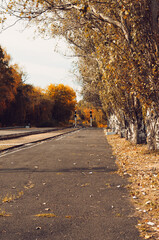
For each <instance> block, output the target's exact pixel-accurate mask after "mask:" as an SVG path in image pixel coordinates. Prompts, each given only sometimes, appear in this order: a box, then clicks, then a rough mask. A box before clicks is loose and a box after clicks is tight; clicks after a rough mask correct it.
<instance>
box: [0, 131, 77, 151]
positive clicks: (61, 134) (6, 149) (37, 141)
mask: <svg viewBox="0 0 159 240" xmlns="http://www.w3.org/2000/svg"><path fill="white" fill-rule="evenodd" d="M64 129H66V128H64ZM60 130H63V129H60ZM78 130H80V128H78V129H73V130H71V131H69V132H66V133H60V134H58V135H56V136H52V137H47V138H43V139H40V140H36V141H32V142H28V143H23V144H19V145H16V146H12V147H8V148H5V149H2V150H0V153H3V152H5V151H8V150H12V149H15V148H19V147H22V146H25V145H27V144H34V143H39V142H42V141H46V140H49V139H54V138H57V137H61V136H63V135H66V134H69V133H72V132H76V131H78ZM52 131H54V130H52ZM48 132H51V131H48ZM40 133H45V132H40ZM46 133H47V132H46ZM33 134H34V133H31V134H28V135H33ZM37 134H39V133H37ZM25 136H27V135H25ZM19 137H21V136H19ZM15 138H18V137H15ZM7 139H8V138H7ZM10 139H11V138H10ZM1 140H2V139H1ZM5 140H6V139H5Z"/></svg>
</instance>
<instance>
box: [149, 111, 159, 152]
mask: <svg viewBox="0 0 159 240" xmlns="http://www.w3.org/2000/svg"><path fill="white" fill-rule="evenodd" d="M146 127H147V144H148V149H149V150H159V115H158V113H157V112H156V111H155V110H154V109H148V111H147V116H146Z"/></svg>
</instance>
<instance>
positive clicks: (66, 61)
mask: <svg viewBox="0 0 159 240" xmlns="http://www.w3.org/2000/svg"><path fill="white" fill-rule="evenodd" d="M20 28H21V27H20V26H18V25H16V26H14V27H11V28H8V29H7V30H5V31H3V32H2V33H0V45H1V46H2V48H5V49H6V51H7V53H8V54H10V55H11V57H12V59H13V60H12V62H13V63H17V64H18V65H19V66H21V67H22V68H23V69H24V71H25V72H26V73H27V75H28V77H27V82H26V83H31V84H33V85H34V86H39V87H41V88H45V87H47V86H48V85H49V84H51V83H53V84H59V83H62V84H65V85H68V86H70V87H72V88H73V89H74V90H75V91H77V92H78V91H79V89H80V86H79V85H78V84H77V82H76V81H75V78H74V76H73V74H71V70H72V61H73V60H74V59H73V58H68V57H65V56H63V54H60V53H57V51H55V49H56V45H57V43H58V46H57V49H58V50H59V51H60V52H63V53H65V52H66V51H68V46H67V45H66V43H65V42H64V40H60V41H59V42H57V40H54V39H50V40H44V39H42V38H36V39H35V40H34V39H33V37H34V31H33V29H28V30H25V31H20ZM79 99H80V96H79V94H78V100H79Z"/></svg>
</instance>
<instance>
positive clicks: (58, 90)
mask: <svg viewBox="0 0 159 240" xmlns="http://www.w3.org/2000/svg"><path fill="white" fill-rule="evenodd" d="M46 95H47V96H48V97H49V98H50V99H51V100H52V101H53V107H52V119H54V120H55V121H56V122H67V121H68V120H69V119H70V117H71V115H72V113H73V112H74V110H75V105H76V93H75V91H74V90H73V89H72V88H70V87H68V86H65V85H63V84H59V85H55V84H50V85H49V86H48V88H47V89H46Z"/></svg>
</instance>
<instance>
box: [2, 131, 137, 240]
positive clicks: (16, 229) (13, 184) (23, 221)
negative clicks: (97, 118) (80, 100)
mask: <svg viewBox="0 0 159 240" xmlns="http://www.w3.org/2000/svg"><path fill="white" fill-rule="evenodd" d="M116 170H117V166H116V164H115V158H114V157H113V156H112V152H111V147H110V146H109V145H108V143H107V141H106V138H105V136H104V132H103V130H100V129H82V130H79V131H77V132H74V133H70V134H68V135H64V136H61V137H59V138H56V139H53V140H48V141H46V142H43V143H38V144H36V145H30V146H28V147H26V148H25V149H15V150H12V152H8V153H6V154H4V155H1V157H0V188H1V192H0V195H1V200H0V205H1V206H0V208H1V210H0V214H1V216H2V217H0V239H1V240H45V239H46V240H64V239H66V240H118V239H119V240H139V239H140V238H139V233H138V231H137V229H136V227H135V225H136V224H137V219H136V218H135V216H134V208H133V206H132V205H131V202H130V197H129V195H128V192H127V189H126V187H125V186H126V184H127V183H128V182H127V180H126V179H122V178H121V177H120V176H119V175H117V173H116Z"/></svg>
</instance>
